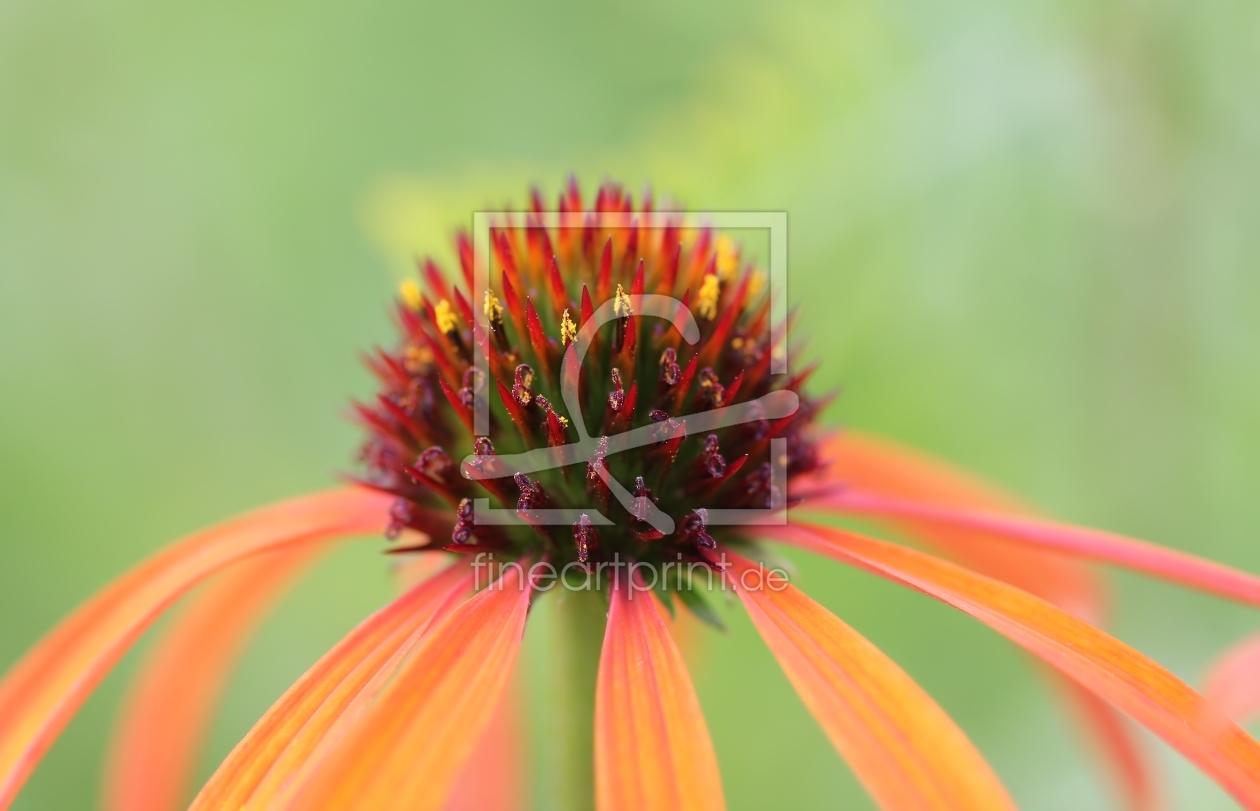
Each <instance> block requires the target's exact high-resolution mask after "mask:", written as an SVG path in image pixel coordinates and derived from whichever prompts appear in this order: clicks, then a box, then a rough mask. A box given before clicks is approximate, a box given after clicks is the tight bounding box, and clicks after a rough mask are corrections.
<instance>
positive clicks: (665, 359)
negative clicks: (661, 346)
mask: <svg viewBox="0 0 1260 811" xmlns="http://www.w3.org/2000/svg"><path fill="white" fill-rule="evenodd" d="M680 377H682V370H681V369H679V368H678V353H677V352H676V351H674V348H673V347H667V348H666V349H665V351H664V352H662V353H661V382H662V383H664V384H665V386H666V387H667V388H668V387H669V386H672V385H674V384H675V383H677V382H678V378H680Z"/></svg>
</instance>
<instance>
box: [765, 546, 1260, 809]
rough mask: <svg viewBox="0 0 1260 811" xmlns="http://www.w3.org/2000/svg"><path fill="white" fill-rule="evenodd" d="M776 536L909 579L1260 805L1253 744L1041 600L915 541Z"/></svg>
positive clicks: (1173, 683)
mask: <svg viewBox="0 0 1260 811" xmlns="http://www.w3.org/2000/svg"><path fill="white" fill-rule="evenodd" d="M766 531H767V534H769V535H771V536H772V537H774V538H776V539H777V540H781V541H785V542H788V543H792V544H794V545H797V546H800V547H802V548H805V549H809V550H811V551H814V552H817V553H819V554H823V555H827V556H830V557H833V558H836V559H838V560H841V561H843V562H845V563H848V564H850V565H853V566H855V567H857V568H860V569H863V570H865V571H869V572H872V573H874V574H877V575H879V576H881V577H885V578H887V579H889V580H892V581H894V582H897V583H901V584H903V585H906V586H909V587H910V588H913V589H916V590H918V591H921V592H923V593H924V594H928V595H930V596H932V597H935V598H936V599H938V600H941V601H942V602H945V603H947V604H948V605H951V606H953V607H955V608H958V609H959V610H961V611H963V612H965V613H967V614H970V615H971V616H973V617H975V618H976V619H978V620H980V621H981V622H983V623H984V624H986V625H988V626H989V627H991V628H993V629H994V630H996V631H997V632H998V633H1001V634H1002V635H1003V636H1006V637H1007V638H1009V639H1011V640H1012V641H1014V642H1016V643H1017V644H1019V645H1021V646H1022V647H1024V648H1025V649H1026V650H1028V651H1029V652H1031V653H1033V654H1035V655H1036V656H1038V657H1040V658H1041V659H1042V660H1043V661H1045V662H1047V663H1048V664H1050V665H1051V666H1053V667H1055V668H1057V669H1058V670H1060V671H1061V672H1063V673H1064V674H1065V675H1067V676H1069V677H1070V678H1072V679H1074V680H1075V681H1076V682H1078V683H1079V684H1081V685H1082V686H1084V687H1086V688H1088V689H1089V690H1091V691H1093V692H1094V693H1096V694H1097V695H1099V696H1100V697H1102V698H1104V699H1106V700H1107V701H1108V702H1110V703H1111V704H1113V705H1115V706H1116V707H1118V708H1120V709H1121V710H1123V711H1124V712H1125V713H1127V714H1128V715H1129V716H1131V717H1132V718H1133V719H1134V720H1136V721H1138V722H1139V723H1141V724H1143V725H1144V726H1146V727H1147V728H1148V729H1150V730H1151V731H1152V732H1154V733H1155V734H1156V735H1159V736H1160V737H1161V738H1163V739H1164V740H1165V741H1167V742H1168V743H1169V744H1170V745H1172V746H1173V747H1174V748H1175V749H1177V750H1178V751H1180V752H1181V753H1182V754H1183V755H1185V756H1186V757H1187V758H1189V759H1190V760H1191V761H1192V762H1194V763H1195V764H1197V765H1198V766H1199V767H1200V768H1201V769H1203V771H1204V772H1206V773H1207V774H1208V775H1210V776H1211V777H1213V778H1214V779H1215V780H1216V781H1217V782H1218V783H1220V785H1221V786H1222V787H1223V788H1225V790H1226V791H1228V792H1230V793H1231V794H1232V795H1233V796H1234V797H1235V799H1237V800H1238V801H1239V802H1240V803H1242V804H1243V805H1244V806H1245V807H1247V808H1252V809H1260V744H1257V742H1256V741H1255V740H1253V739H1252V738H1251V736H1249V735H1247V733H1245V732H1243V731H1242V730H1241V729H1239V728H1238V727H1237V726H1235V725H1234V724H1233V723H1230V722H1229V721H1227V720H1225V719H1222V718H1218V717H1214V716H1213V715H1212V713H1211V708H1210V706H1209V705H1208V703H1207V702H1206V701H1205V700H1204V698H1203V697H1202V696H1201V695H1199V694H1198V693H1196V692H1195V691H1194V690H1192V689H1191V688H1190V687H1189V686H1188V685H1186V684H1185V683H1184V682H1182V681H1181V680H1180V679H1178V678H1177V677H1176V676H1174V675H1173V674H1171V673H1169V672H1168V671H1167V670H1165V669H1164V668H1163V667H1161V666H1160V665H1159V664H1157V663H1156V662H1154V661H1152V660H1151V659H1149V658H1147V657H1146V656H1143V655H1142V654H1141V653H1139V652H1137V651H1136V650H1133V649H1132V648H1130V647H1128V646H1127V645H1125V644H1124V643H1122V642H1119V641H1118V640H1116V639H1114V638H1112V637H1111V636H1109V635H1108V634H1106V633H1105V632H1103V631H1101V630H1099V629H1097V628H1095V627H1093V626H1092V625H1089V624H1088V623H1086V622H1083V621H1081V620H1079V619H1077V618H1075V617H1073V616H1072V615H1070V614H1068V613H1066V612H1064V611H1061V610H1059V609H1058V608H1056V607H1054V606H1053V605H1051V604H1050V603H1048V602H1045V601H1043V600H1041V599H1039V598H1037V597H1034V596H1032V595H1030V594H1028V593H1026V592H1023V591H1021V590H1019V589H1016V588H1014V587H1012V586H1009V585H1007V584H1005V583H1002V582H999V581H997V580H992V579H990V578H987V577H984V576H982V575H978V574H976V573H974V572H972V571H969V570H967V569H964V568H962V567H960V566H956V565H954V564H951V563H947V562H946V561H943V560H939V559H936V558H933V557H932V556H930V555H926V554H924V553H922V552H919V551H917V550H914V549H908V548H906V547H903V546H898V545H896V544H890V543H885V542H883V541H876V540H873V539H871V538H866V537H863V536H861V535H858V534H856V533H852V532H846V531H843V530H836V529H832V528H829V527H811V526H809V525H803V524H795V525H790V526H783V527H767V528H766Z"/></svg>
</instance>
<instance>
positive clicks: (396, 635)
mask: <svg viewBox="0 0 1260 811" xmlns="http://www.w3.org/2000/svg"><path fill="white" fill-rule="evenodd" d="M471 587H472V583H471V576H470V575H469V574H468V571H467V567H466V566H464V565H462V564H461V563H456V564H453V565H451V566H448V567H447V568H446V569H444V570H442V571H441V572H439V573H438V574H436V575H434V576H433V577H432V578H430V579H429V580H426V581H423V582H421V583H419V584H417V585H416V586H413V587H412V588H411V589H409V590H408V591H407V592H406V593H405V594H403V595H402V596H401V597H399V598H398V599H396V600H394V601H393V602H391V603H390V604H389V605H387V606H385V607H384V608H382V609H381V610H380V611H378V612H376V613H375V614H373V615H372V616H371V617H369V618H368V619H366V620H364V621H363V622H362V623H360V624H359V626H358V627H356V628H355V629H354V630H353V631H351V632H350V633H349V634H347V635H346V636H345V638H343V639H342V640H341V641H340V642H338V643H337V645H335V646H334V647H333V649H332V650H330V651H329V652H328V653H326V654H324V656H323V657H321V658H320V660H319V661H318V662H316V663H315V664H314V665H313V666H312V667H311V668H310V669H309V670H307V672H306V673H305V674H303V675H302V677H301V678H299V679H298V680H297V682H295V683H294V684H293V686H291V687H290V688H289V689H288V690H287V691H285V693H284V695H283V696H281V697H280V699H279V700H278V701H276V703H275V704H273V705H272V707H271V708H270V709H269V710H268V711H267V712H266V713H265V714H264V715H263V717H262V718H261V719H259V721H258V723H256V724H255V725H254V727H253V728H252V729H251V730H250V731H249V733H248V734H246V736H245V737H244V738H243V739H242V740H241V741H240V743H238V744H237V745H236V747H235V748H234V749H233V750H232V752H231V753H230V754H229V755H228V756H227V758H226V759H224V761H223V763H222V764H220V765H219V768H218V769H217V770H215V773H214V774H213V775H212V776H211V777H210V780H209V781H208V782H207V783H206V785H205V786H203V787H202V789H201V792H200V793H199V794H198V795H197V798H196V800H194V802H193V805H192V808H193V811H200V810H201V809H206V810H207V811H208V809H217V808H239V807H244V806H246V805H250V806H265V805H267V804H268V803H269V802H270V800H271V799H272V798H273V797H274V796H275V795H276V793H277V792H278V791H279V789H280V787H281V786H283V784H284V783H285V782H286V781H287V780H289V779H290V778H291V777H292V776H293V774H294V773H295V771H297V770H298V769H300V768H301V767H302V766H304V765H305V760H306V758H307V757H308V756H309V755H310V754H311V753H312V752H313V751H314V750H315V749H316V748H317V747H319V746H320V744H321V743H323V741H324V739H325V737H326V736H327V735H328V733H329V731H330V730H331V729H332V728H333V727H334V726H335V725H336V724H337V723H338V722H339V721H340V720H341V718H342V716H343V714H344V713H345V712H346V710H347V708H348V707H350V705H351V704H352V703H353V702H354V701H355V700H356V699H358V698H359V697H360V696H361V695H362V694H363V692H364V691H365V690H367V689H368V688H369V685H370V684H371V683H372V682H373V681H374V680H375V679H376V677H377V676H378V674H380V673H381V672H382V670H383V669H384V668H386V667H387V666H388V665H389V663H390V662H391V661H393V660H394V659H395V657H396V656H397V654H398V653H399V651H402V650H406V649H409V646H410V645H414V640H415V638H416V637H417V635H420V634H423V633H424V631H425V630H426V629H427V628H428V627H429V626H430V624H431V623H432V622H433V620H434V618H435V617H436V616H437V615H438V614H439V613H440V612H442V611H443V610H444V609H447V608H448V607H449V606H451V605H452V604H453V603H454V602H456V601H458V600H460V599H461V598H462V597H463V596H465V595H467V594H468V593H469V592H470V591H471Z"/></svg>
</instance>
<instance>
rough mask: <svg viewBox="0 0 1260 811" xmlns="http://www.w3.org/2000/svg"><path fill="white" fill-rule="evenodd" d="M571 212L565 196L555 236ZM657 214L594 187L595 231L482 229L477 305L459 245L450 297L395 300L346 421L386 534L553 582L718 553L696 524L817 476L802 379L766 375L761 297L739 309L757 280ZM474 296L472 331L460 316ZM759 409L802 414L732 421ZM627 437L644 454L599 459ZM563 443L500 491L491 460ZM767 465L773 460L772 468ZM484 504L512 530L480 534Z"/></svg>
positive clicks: (727, 254)
mask: <svg viewBox="0 0 1260 811" xmlns="http://www.w3.org/2000/svg"><path fill="white" fill-rule="evenodd" d="M535 200H536V201H537V200H538V198H537V197H535ZM582 210H583V209H582V200H581V198H580V195H579V192H578V191H577V189H576V187H575V186H571V187H570V188H569V190H568V191H567V192H566V193H565V194H563V195H562V196H561V198H560V201H559V205H558V212H557V213H558V218H559V219H560V220H561V222H562V221H563V218H565V217H566V216H568V215H570V214H573V213H576V212H581V211H582ZM652 213H653V212H652V211H651V208H650V204H646V205H645V206H643V207H642V208H638V209H636V208H635V206H634V205H633V203H632V201H631V199H630V197H629V196H628V195H626V194H624V193H623V192H622V190H621V189H619V188H618V187H616V186H612V185H608V186H605V187H603V188H602V189H600V192H599V195H598V198H597V200H596V204H595V215H596V216H591V215H582V216H583V217H584V219H582V220H579V221H578V223H577V224H570V223H565V224H564V225H568V226H569V227H558V228H548V227H547V226H546V225H545V224H544V220H543V217H544V212H543V211H542V210H541V203H538V202H536V206H535V210H534V211H533V212H530V213H528V214H525V215H524V216H523V217H521V218H518V219H517V221H515V222H512V221H511V220H510V219H507V218H505V219H504V220H503V221H502V222H500V223H498V224H497V225H496V226H495V227H492V229H491V231H490V242H491V244H492V246H493V254H492V257H488V258H492V259H493V267H492V268H491V272H490V273H489V274H488V275H489V276H490V278H491V282H490V283H489V285H488V286H487V287H486V289H485V290H484V291H483V292H482V293H481V295H480V296H477V295H476V294H475V292H474V291H473V290H472V289H471V288H472V287H473V278H474V268H473V263H474V257H473V252H472V250H471V249H470V247H469V245H470V243H471V240H470V238H469V237H467V236H466V235H465V236H461V237H460V238H459V239H458V243H457V247H458V253H459V256H460V258H461V263H462V274H459V277H458V278H459V280H458V281H455V282H448V281H447V276H446V274H443V273H442V272H441V271H440V270H439V269H438V267H437V266H436V265H435V264H434V263H432V262H426V263H425V264H424V265H423V275H424V277H425V278H426V279H427V281H428V284H427V289H426V290H425V291H424V292H419V286H418V285H417V284H416V282H415V281H414V280H410V279H409V280H407V281H406V282H404V283H403V285H402V288H401V294H400V299H399V303H398V307H397V317H398V322H399V325H400V329H401V332H402V336H401V340H400V342H399V344H398V346H397V347H395V348H394V349H393V350H392V351H382V352H379V353H377V355H375V356H374V357H373V358H372V359H371V365H372V368H373V370H374V372H375V373H376V376H377V378H378V379H379V381H380V384H381V391H380V393H379V394H378V396H377V399H376V401H375V403H372V404H364V405H360V406H359V414H360V416H361V418H362V422H363V423H364V425H365V426H366V427H367V430H368V434H369V438H368V440H367V442H366V443H365V445H364V447H363V451H362V458H363V459H364V460H365V462H366V464H367V468H368V471H367V481H368V483H370V484H371V485H372V486H373V487H376V488H378V489H380V490H382V491H384V492H388V493H390V494H393V495H395V496H397V497H398V501H397V502H396V503H395V504H394V507H393V510H392V513H391V515H392V518H393V520H392V522H391V525H390V530H389V532H390V534H391V535H392V536H395V537H397V536H399V535H401V533H402V532H403V531H404V530H414V531H416V532H418V533H420V534H421V536H422V537H423V538H424V548H427V549H432V548H444V549H446V550H448V551H453V552H474V553H476V552H483V551H484V552H497V553H499V554H500V555H503V556H512V557H520V556H522V555H527V554H528V555H532V556H534V557H535V558H537V559H542V558H546V559H548V560H550V561H552V562H553V563H555V564H556V565H557V566H564V565H565V564H567V563H569V562H571V561H573V560H577V561H579V562H581V563H583V564H587V563H597V562H599V561H608V560H617V559H625V560H628V559H633V560H636V561H640V562H646V563H650V564H653V565H661V564H663V563H664V562H665V561H674V562H676V563H677V562H680V561H683V562H695V561H702V560H703V559H704V558H703V551H704V550H706V549H712V548H714V546H715V544H716V543H717V542H718V541H719V540H721V539H722V538H724V537H727V538H729V537H730V536H731V535H732V533H731V532H729V531H728V530H727V528H726V527H719V526H709V525H708V522H707V520H706V518H705V516H706V515H707V512H708V511H709V510H747V509H760V510H774V509H782V508H783V507H785V506H786V501H785V497H786V493H787V491H788V489H789V487H788V481H789V480H791V479H793V478H796V477H799V476H802V475H806V474H810V473H812V472H814V471H816V470H817V468H818V454H817V441H818V435H819V433H818V430H817V429H816V428H815V427H814V425H813V423H814V417H815V415H816V413H817V403H816V402H815V401H813V400H811V399H810V398H808V397H807V396H805V395H804V393H803V392H802V384H803V383H804V379H805V378H804V376H797V377H792V376H790V375H777V376H776V375H772V374H771V373H770V363H769V360H770V357H771V355H772V353H773V352H775V351H781V347H782V344H783V342H784V341H785V340H786V336H785V335H783V334H781V333H780V334H774V333H773V331H772V330H771V328H770V327H771V320H770V298H769V296H768V295H767V294H766V293H765V292H764V290H765V285H761V284H757V285H755V286H756V287H757V288H759V289H760V290H762V291H763V292H761V293H759V294H754V292H753V291H754V279H756V278H757V277H758V276H760V275H761V274H762V271H761V270H759V269H757V268H755V267H754V266H752V265H748V266H746V267H744V268H743V271H742V273H740V272H738V264H737V263H738V254H737V252H736V249H735V247H734V244H733V243H732V242H731V240H730V238H729V237H728V236H726V235H721V236H719V237H715V236H714V235H713V234H712V233H711V232H710V231H708V230H701V231H699V232H697V233H695V234H692V235H690V238H684V236H685V235H684V233H683V223H682V221H681V220H679V219H665V220H664V221H663V222H661V221H659V218H658V219H657V220H653V221H649V217H651V215H652ZM477 298H481V299H482V300H483V301H484V302H485V304H484V307H483V312H482V315H483V316H484V318H482V319H480V320H479V319H477V318H476V317H475V316H476V314H475V313H474V312H473V310H472V308H471V307H470V306H469V305H468V302H469V301H473V300H476V299H477ZM693 299H694V300H695V302H696V307H695V308H694V310H693V309H692V308H689V307H688V306H687V302H688V301H691V300H693ZM661 301H673V302H675V303H676V305H677V306H676V307H674V308H673V310H672V311H671V313H670V315H671V318H662V317H651V316H650V315H648V314H647V313H645V312H644V311H643V310H644V308H645V306H647V304H651V305H659V304H660V302H661ZM452 302H453V303H452ZM604 305H610V306H609V307H605V306H604ZM693 313H694V315H693ZM601 314H603V316H604V317H603V319H602V323H601V318H600V316H601ZM719 314H720V317H719ZM658 315H659V314H658ZM684 325H687V326H690V327H692V328H694V330H695V334H688V331H687V330H686V329H684ZM478 349H480V350H481V352H483V353H484V355H483V356H481V357H480V358H479V357H478V352H477V350H478ZM562 367H564V368H562ZM565 369H571V370H573V374H572V375H571V376H569V377H566V371H565ZM483 370H484V371H483ZM566 386H568V387H569V390H566ZM771 392H781V393H788V392H790V393H791V395H792V401H793V403H797V404H798V405H796V406H795V407H794V408H793V409H792V411H791V412H790V413H788V414H786V416H777V417H776V416H772V415H767V414H766V413H765V412H764V409H762V411H760V412H756V413H753V412H751V411H749V410H748V409H745V410H744V413H739V412H737V411H736V410H735V408H734V407H736V406H738V405H740V404H747V405H749V406H750V407H751V408H752V409H759V408H762V406H761V404H762V402H763V398H764V397H765V396H766V395H768V394H770V393H771ZM479 398H481V399H482V400H483V401H484V405H483V407H485V408H486V409H487V410H488V412H489V415H490V420H489V424H488V425H487V428H488V429H489V430H488V432H487V433H486V434H484V435H481V434H478V433H477V432H476V431H474V430H473V426H474V418H473V417H474V409H475V407H476V405H477V402H478V399H479ZM715 411H716V412H718V413H716V414H710V415H709V416H710V417H711V419H708V420H707V422H708V423H709V424H711V425H713V426H715V427H713V428H712V429H705V430H697V429H695V428H692V429H691V430H689V425H690V424H693V423H694V422H695V420H694V419H690V420H689V417H690V416H691V415H695V414H696V413H697V412H700V413H703V412H715ZM728 415H729V416H728ZM714 418H715V419H714ZM635 429H639V432H638V436H639V437H640V439H638V440H633V439H632V440H628V441H622V442H620V443H619V444H620V445H622V446H628V447H620V448H617V449H616V453H615V455H614V454H610V453H609V450H608V449H609V438H610V437H615V438H619V439H622V440H625V438H626V437H627V436H630V434H628V432H632V431H634V430H635ZM619 435H620V436H619ZM583 439H585V440H586V441H585V442H583V441H582V440H583ZM775 440H779V442H775ZM566 445H567V446H569V448H570V449H573V450H572V452H569V453H567V454H566V455H564V456H561V455H559V454H557V455H556V456H555V457H554V462H552V463H551V464H548V465H546V466H545V467H544V468H543V469H541V470H536V471H535V470H530V471H528V472H521V471H517V472H515V473H513V468H512V466H511V465H509V464H507V463H506V462H505V459H506V458H507V457H508V456H511V457H514V458H520V457H522V456H524V455H527V454H529V453H530V452H534V451H539V450H541V449H546V448H556V447H559V446H566ZM772 447H773V448H776V449H781V451H782V453H783V455H784V458H783V459H779V460H774V459H773V456H772ZM461 459H466V460H467V461H466V462H465V463H464V464H463V465H459V464H458V463H457V460H461ZM776 464H777V465H778V466H779V467H780V468H782V474H783V481H782V482H780V481H778V480H777V478H776V477H775V476H774V475H772V474H773V471H774V467H775V465H776ZM457 468H462V470H460V471H458V472H457ZM461 472H462V474H463V475H460V473H461ZM614 474H615V475H614ZM619 480H625V481H626V482H627V485H626V486H624V487H623V486H621V485H620V484H619ZM630 482H633V485H632V486H631V485H630V484H629V483H630ZM617 493H624V494H625V497H624V498H621V499H618V498H617V497H615V496H616V494H617ZM479 499H481V500H484V503H485V504H487V505H489V504H493V506H494V507H496V508H508V509H513V510H515V511H516V512H517V513H518V514H519V515H520V517H521V518H522V520H521V521H520V522H519V523H516V524H505V523H502V522H495V523H490V522H481V523H478V522H476V521H475V519H474V514H473V513H474V507H473V505H474V504H475V503H476V502H477V500H479ZM566 508H567V509H569V510H571V511H573V512H574V514H575V515H576V516H577V520H575V521H567V520H566V521H563V522H560V523H549V522H546V521H542V520H540V515H541V513H540V511H542V510H563V509H566ZM583 510H586V511H587V512H582V511H583ZM592 514H594V515H598V516H599V518H600V519H601V520H600V525H599V526H596V525H595V523H594V522H593V520H592ZM402 548H403V549H410V548H413V547H407V546H403V547H402Z"/></svg>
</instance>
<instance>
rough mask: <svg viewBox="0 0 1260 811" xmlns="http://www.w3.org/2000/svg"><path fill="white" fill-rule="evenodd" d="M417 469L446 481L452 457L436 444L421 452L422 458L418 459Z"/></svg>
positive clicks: (432, 477)
mask: <svg viewBox="0 0 1260 811" xmlns="http://www.w3.org/2000/svg"><path fill="white" fill-rule="evenodd" d="M416 469H417V470H419V471H421V472H422V473H424V474H425V475H426V476H428V477H429V478H431V479H435V480H436V481H440V482H441V481H446V474H447V473H448V472H449V471H450V469H451V457H450V456H448V455H447V454H446V451H444V450H442V449H441V448H439V447H438V446H437V445H434V446H433V447H432V448H426V449H425V451H424V452H423V453H421V454H420V458H419V459H418V460H416Z"/></svg>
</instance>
